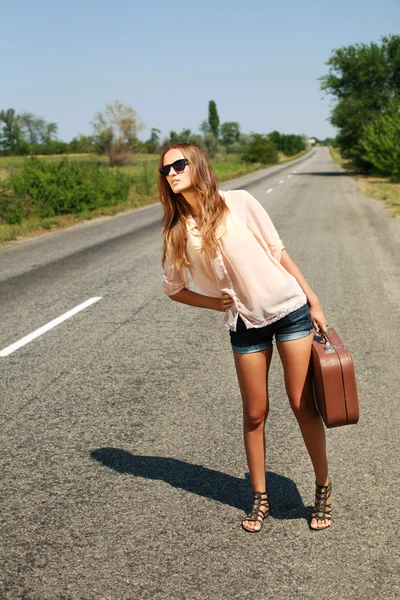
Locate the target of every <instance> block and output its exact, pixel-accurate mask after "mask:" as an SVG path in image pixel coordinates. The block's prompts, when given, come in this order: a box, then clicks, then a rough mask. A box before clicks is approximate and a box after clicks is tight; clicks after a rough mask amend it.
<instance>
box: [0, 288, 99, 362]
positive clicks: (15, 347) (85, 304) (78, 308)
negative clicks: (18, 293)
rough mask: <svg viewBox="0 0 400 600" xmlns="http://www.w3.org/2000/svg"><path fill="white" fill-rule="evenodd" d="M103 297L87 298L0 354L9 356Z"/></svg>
mask: <svg viewBox="0 0 400 600" xmlns="http://www.w3.org/2000/svg"><path fill="white" fill-rule="evenodd" d="M101 298H102V296H99V297H96V298H89V300H86V302H83V303H82V304H79V306H76V307H75V308H73V309H72V310H69V311H68V312H66V313H64V314H63V315H61V316H60V317H57V318H56V319H53V320H52V321H50V322H49V323H46V325H43V327H39V329H36V330H35V331H33V332H32V333H29V334H28V335H26V336H25V337H23V338H21V339H20V340H18V342H14V344H11V346H7V348H4V350H1V351H0V356H8V355H9V354H11V353H12V352H15V350H18V348H21V346H25V344H29V342H31V341H32V340H34V339H35V338H37V337H39V336H40V335H42V334H43V333H46V331H49V329H53V327H56V325H59V324H60V323H62V322H63V321H65V320H66V319H69V318H70V317H73V316H74V315H76V313H78V312H80V311H81V310H84V309H85V308H87V307H88V306H90V305H91V304H94V303H95V302H98V301H99V300H101Z"/></svg>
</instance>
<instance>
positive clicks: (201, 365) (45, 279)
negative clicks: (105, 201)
mask: <svg viewBox="0 0 400 600" xmlns="http://www.w3.org/2000/svg"><path fill="white" fill-rule="evenodd" d="M295 170H296V172H294V171H295ZM262 176H263V178H262V179H260V178H259V177H260V176H259V175H254V176H250V177H246V178H244V180H243V183H241V182H240V181H236V182H232V183H231V184H230V185H228V186H227V185H224V186H223V187H224V188H225V189H227V188H228V187H232V188H235V187H236V188H237V187H239V186H240V185H242V186H243V187H244V186H245V187H246V189H248V190H249V191H250V192H251V193H252V194H253V195H254V196H255V197H256V198H257V199H258V200H260V201H261V202H262V203H263V204H264V206H265V207H266V208H267V210H268V212H269V214H270V216H271V217H272V219H273V221H274V223H275V225H276V227H277V229H278V231H279V233H280V235H281V237H282V239H283V241H284V242H285V245H286V249H287V250H288V252H289V254H290V255H291V256H292V258H293V259H294V260H295V261H296V263H297V264H298V265H299V267H300V269H301V270H302V272H303V273H304V275H305V277H306V278H307V280H308V281H309V283H310V284H311V286H312V287H313V288H314V290H315V291H316V293H317V294H318V296H319V298H320V300H321V302H322V306H323V308H324V311H325V315H326V317H327V321H328V323H329V325H331V326H333V327H335V328H336V329H337V331H338V332H339V334H340V335H341V337H342V338H343V340H344V341H345V343H346V345H347V346H348V347H349V349H350V350H351V352H352V355H353V359H354V363H355V368H356V373H357V381H358V391H359V399H360V408H361V418H360V422H359V424H358V425H355V426H348V427H342V428H338V429H333V430H329V431H328V432H327V439H328V452H329V460H330V474H331V477H332V481H333V493H334V508H333V514H334V521H333V525H332V527H331V529H330V530H327V531H324V532H311V531H309V529H308V525H307V519H308V518H309V515H310V512H311V505H312V502H313V497H314V477H313V472H312V468H311V463H310V461H309V458H308V456H307V453H306V450H305V447H304V445H303V442H302V440H301V436H300V433H299V430H298V427H297V424H296V421H295V419H294V417H293V415H292V414H291V411H290V408H289V405H288V401H287V398H286V396H285V393H284V387H283V378H282V368H281V365H280V362H279V358H278V356H277V353H276V352H275V353H274V357H273V364H272V369H271V373H270V396H271V413H270V417H269V421H268V424H267V460H268V473H267V481H268V490H269V493H270V500H271V506H272V517H271V518H270V519H268V520H267V521H266V522H265V525H264V527H263V529H262V531H261V532H260V533H258V534H256V535H254V534H248V533H246V532H244V531H243V530H242V529H241V527H240V520H241V518H242V516H243V514H244V511H245V510H246V509H248V508H249V504H250V502H251V487H250V484H249V477H248V472H247V466H246V461H245V454H244V449H243V443H242V425H241V400H240V395H239V390H238V386H237V382H236V375H235V371H234V365H233V359H232V354H231V350H230V346H229V340H228V333H227V331H226V330H224V328H223V327H222V320H223V315H222V314H221V313H217V312H211V311H206V310H203V311H202V310H200V309H195V308H190V307H185V306H183V305H179V304H177V303H175V302H172V301H170V300H169V299H168V298H167V297H165V296H163V295H162V293H161V267H160V255H161V238H160V234H159V230H160V215H161V213H160V209H159V207H158V206H155V207H151V208H146V209H142V210H138V211H132V212H130V213H126V214H125V215H121V216H117V217H114V218H106V219H101V220H99V221H93V222H89V223H87V224H84V225H79V226H77V227H75V228H73V229H69V230H65V231H63V232H61V233H56V234H49V235H46V236H42V237H40V238H35V239H32V240H28V241H25V242H23V243H16V244H13V245H11V246H10V247H8V248H6V249H3V250H2V251H1V252H0V307H1V308H0V310H1V322H0V323H1V334H0V350H4V349H5V348H7V347H9V346H10V345H11V344H13V343H14V342H16V341H17V340H19V339H21V338H22V337H24V336H25V335H26V334H29V333H30V332H33V331H34V330H36V329H37V328H39V327H41V326H43V325H44V324H46V323H48V322H50V321H51V320H53V319H55V318H56V317H59V316H60V315H63V314H64V313H66V312H67V311H69V310H71V309H72V308H74V307H76V306H77V305H79V304H81V303H82V302H84V301H85V300H87V299H89V298H92V297H101V300H99V301H97V302H95V303H94V304H92V305H91V306H89V307H88V308H86V309H85V310H83V311H81V312H79V313H78V314H76V315H75V316H73V317H71V318H70V319H68V320H66V321H64V322H63V323H61V324H60V325H58V326H56V327H54V328H53V329H51V330H50V331H48V332H47V333H45V334H44V335H41V336H40V337H38V338H37V339H35V340H33V341H32V342H30V343H28V344H26V345H25V346H23V347H21V348H19V349H18V350H16V351H15V352H12V353H11V354H9V355H8V356H3V357H1V358H0V369H1V392H2V393H1V415H2V426H1V432H0V443H1V449H2V451H1V454H0V461H1V467H0V468H1V473H2V488H1V489H2V493H1V510H0V522H1V539H2V541H1V550H0V573H1V575H0V598H1V600H14V599H20V600H61V599H63V600H67V599H68V600H92V599H93V600H100V599H101V600H106V599H107V600H120V599H121V600H122V599H124V600H125V599H126V600H128V599H132V600H133V599H135V600H136V599H146V600H147V599H149V600H150V599H151V600H167V599H171V600H175V599H176V600H184V599H185V600H200V599H201V600H223V599H227V598H229V599H233V598H237V599H247V598H252V599H254V600H309V599H310V600H311V599H312V600H314V599H317V598H318V599H319V598H329V599H330V600H353V599H354V600H356V599H357V600H360V599H365V600H370V599H371V600H372V599H373V600H394V599H397V598H400V578H399V560H398V559H399V556H398V548H399V546H398V539H399V537H398V534H399V531H398V526H399V500H398V482H399V456H398V450H399V447H398V438H399V411H398V404H399V364H400V363H399V358H400V356H399V354H400V344H399V327H398V323H399V318H400V294H399V292H400V283H399V281H400V275H399V256H400V252H399V246H400V220H398V219H394V218H392V217H391V213H390V211H389V209H387V208H385V207H384V206H383V205H382V204H381V203H379V202H376V201H374V200H371V199H368V198H366V197H364V196H362V195H361V194H360V193H359V191H358V188H357V184H356V183H355V182H354V181H353V180H352V179H350V178H349V177H348V176H346V175H345V174H343V173H342V172H340V170H339V168H338V167H337V166H336V165H335V164H334V163H333V162H332V160H331V159H330V157H329V153H328V150H327V149H325V148H321V149H316V151H315V152H314V153H313V154H312V155H311V156H309V157H307V158H306V159H304V160H302V161H300V162H299V163H297V164H289V165H288V166H287V167H285V168H284V169H283V170H277V169H276V168H275V169H272V170H268V171H267V172H265V173H263V174H262ZM271 188H272V191H269V192H267V190H270V189H271Z"/></svg>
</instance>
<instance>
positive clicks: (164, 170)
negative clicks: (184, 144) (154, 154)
mask: <svg viewBox="0 0 400 600" xmlns="http://www.w3.org/2000/svg"><path fill="white" fill-rule="evenodd" d="M188 162H189V161H188V159H187V158H179V159H178V160H176V161H175V162H173V163H171V164H170V165H165V166H164V167H161V169H158V170H159V171H160V173H161V175H164V177H166V176H167V175H169V171H170V169H171V167H173V168H174V171H175V173H183V171H184V170H185V167H186V165H187V164H188Z"/></svg>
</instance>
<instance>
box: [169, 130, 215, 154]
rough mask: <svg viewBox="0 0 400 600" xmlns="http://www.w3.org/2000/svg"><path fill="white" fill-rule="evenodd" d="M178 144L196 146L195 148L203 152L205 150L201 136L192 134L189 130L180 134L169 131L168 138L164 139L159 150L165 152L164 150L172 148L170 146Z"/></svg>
mask: <svg viewBox="0 0 400 600" xmlns="http://www.w3.org/2000/svg"><path fill="white" fill-rule="evenodd" d="M180 142H188V143H189V144H196V146H198V147H199V148H201V149H203V150H206V149H207V147H206V145H205V143H204V138H203V137H202V136H201V135H198V134H196V133H192V131H191V130H190V129H182V131H181V132H180V133H177V132H176V131H170V134H169V137H167V138H164V140H163V142H162V144H161V147H160V150H165V148H168V147H169V146H172V144H179V143H180Z"/></svg>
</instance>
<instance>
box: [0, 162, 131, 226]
mask: <svg viewBox="0 0 400 600" xmlns="http://www.w3.org/2000/svg"><path fill="white" fill-rule="evenodd" d="M132 183H133V178H132V177H129V176H127V175H125V174H124V173H122V172H121V171H119V170H117V169H111V168H110V167H107V166H103V165H99V164H97V163H91V162H87V163H80V162H77V161H76V162H75V161H71V162H69V161H68V159H66V158H63V159H62V160H60V161H59V162H56V163H53V162H48V161H45V160H40V159H38V158H31V159H25V161H24V163H23V166H22V167H21V168H20V169H18V170H15V171H14V172H12V173H11V175H10V176H9V178H8V179H6V180H4V181H2V182H1V188H0V219H3V221H4V222H6V223H9V224H17V223H21V221H22V220H23V219H24V218H26V217H29V216H31V215H35V216H38V217H45V218H46V217H52V216H54V215H60V214H69V213H75V214H76V213H80V212H82V211H85V210H88V211H91V210H94V209H95V208H97V207H99V206H112V205H114V204H118V203H120V202H123V201H125V200H126V199H127V197H128V195H129V189H130V186H131V184H132Z"/></svg>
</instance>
